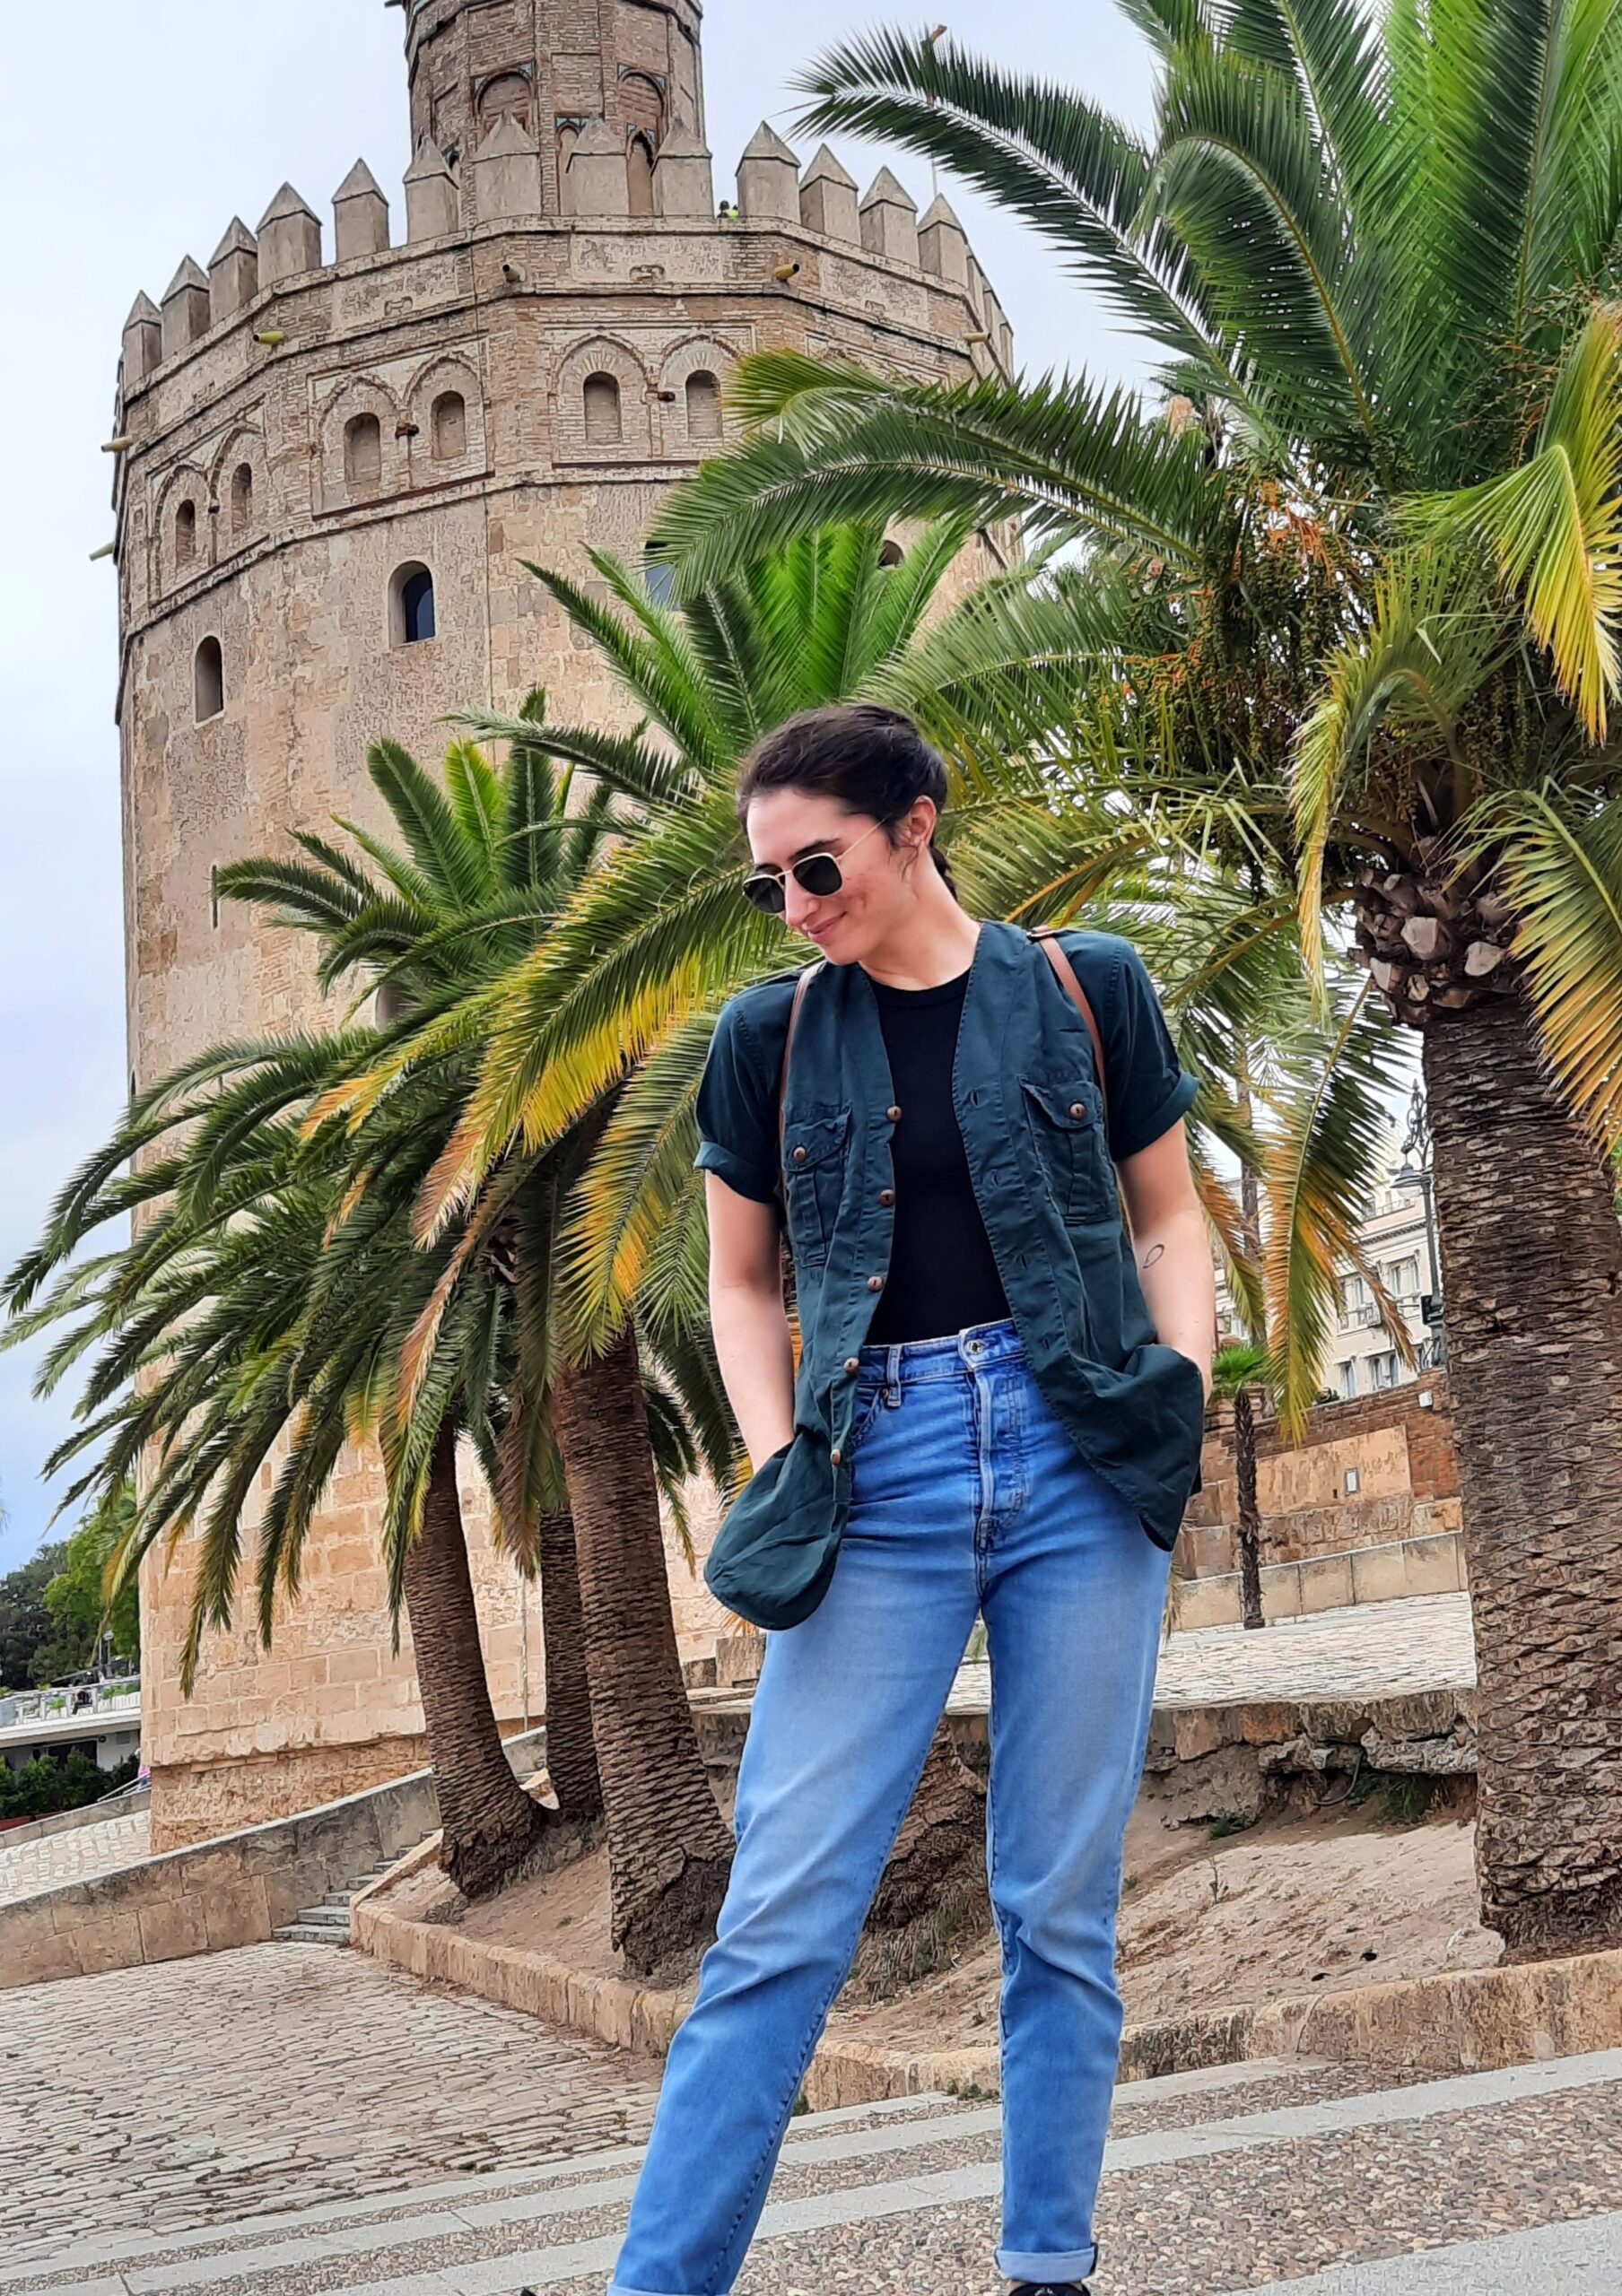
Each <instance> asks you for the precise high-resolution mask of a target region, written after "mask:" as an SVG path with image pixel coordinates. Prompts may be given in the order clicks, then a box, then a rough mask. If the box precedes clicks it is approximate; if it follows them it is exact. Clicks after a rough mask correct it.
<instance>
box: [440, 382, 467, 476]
mask: <svg viewBox="0 0 1622 2296" xmlns="http://www.w3.org/2000/svg"><path fill="white" fill-rule="evenodd" d="M466 453H467V400H466V399H465V398H464V397H463V396H462V394H461V392H460V391H445V392H443V393H442V394H441V395H440V397H438V398H436V399H435V401H434V403H433V458H434V460H435V462H436V463H456V462H460V461H461V459H462V457H463V456H464V455H465V454H466Z"/></svg>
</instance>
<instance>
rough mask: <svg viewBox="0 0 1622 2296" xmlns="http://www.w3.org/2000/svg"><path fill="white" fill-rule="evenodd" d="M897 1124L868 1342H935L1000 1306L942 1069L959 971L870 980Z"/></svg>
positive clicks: (951, 1049) (1003, 1302) (959, 1004)
mask: <svg viewBox="0 0 1622 2296" xmlns="http://www.w3.org/2000/svg"><path fill="white" fill-rule="evenodd" d="M869 979H870V981H871V986H872V989H873V994H874V996H875V998H876V1000H877V1004H878V1019H879V1026H880V1027H881V1029H882V1030H883V1031H884V1039H885V1052H886V1053H887V1054H888V1055H889V1058H890V1076H891V1081H892V1083H894V1087H895V1100H896V1105H897V1106H898V1107H899V1108H900V1109H901V1110H902V1112H903V1113H902V1121H901V1122H900V1124H898V1125H897V1126H896V1127H895V1130H894V1134H893V1135H892V1136H891V1147H892V1150H893V1152H894V1161H895V1238H894V1245H893V1247H892V1249H891V1253H890V1271H889V1274H888V1275H887V1276H886V1278H885V1288H884V1291H883V1292H882V1293H881V1294H880V1297H879V1301H878V1307H877V1309H876V1313H875V1315H874V1318H873V1321H872V1324H871V1326H869V1328H868V1341H869V1343H870V1344H883V1345H886V1346H888V1345H893V1344H894V1343H895V1342H896V1341H898V1340H910V1339H939V1338H942V1337H944V1336H945V1335H947V1334H948V1333H951V1332H958V1331H963V1330H964V1329H965V1328H966V1326H969V1325H970V1324H989V1323H996V1322H998V1320H999V1319H1000V1318H1002V1317H1004V1316H1006V1315H1007V1313H1008V1312H1009V1309H1008V1302H1007V1295H1006V1293H1005V1292H1004V1291H1003V1288H1002V1279H1001V1277H1000V1276H999V1275H998V1273H997V1262H996V1261H995V1260H994V1259H993V1257H991V1243H990V1238H989V1237H988V1235H987V1234H986V1223H985V1222H984V1221H983V1220H982V1219H981V1213H980V1205H978V1203H977V1202H976V1201H975V1196H974V1189H973V1185H972V1182H971V1180H970V1178H969V1160H968V1157H967V1155H966V1154H965V1153H964V1144H963V1134H962V1132H961V1131H960V1130H959V1128H958V1123H957V1112H956V1110H955V1109H954V1107H953V1105H952V1066H953V1063H954V1061H955V1058H956V1057H957V1030H958V1023H959V1022H960V1021H961V1020H962V1018H963V1008H964V996H965V994H966V993H967V990H968V986H969V976H968V974H967V973H966V972H964V973H960V974H959V976H958V978H956V979H955V980H948V981H944V982H943V983H942V984H941V986H940V987H937V988H890V987H886V986H885V983H884V982H883V981H878V980H871V976H869Z"/></svg>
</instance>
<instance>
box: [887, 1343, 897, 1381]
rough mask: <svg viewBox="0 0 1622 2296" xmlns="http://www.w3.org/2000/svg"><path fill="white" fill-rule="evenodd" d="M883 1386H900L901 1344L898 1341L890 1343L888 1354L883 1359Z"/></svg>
mask: <svg viewBox="0 0 1622 2296" xmlns="http://www.w3.org/2000/svg"><path fill="white" fill-rule="evenodd" d="M900 1385H901V1343H900V1341H899V1340H892V1341H891V1343H890V1352H889V1353H888V1355H887V1356H886V1357H885V1387H900Z"/></svg>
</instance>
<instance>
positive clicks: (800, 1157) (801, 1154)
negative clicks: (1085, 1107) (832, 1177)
mask: <svg viewBox="0 0 1622 2296" xmlns="http://www.w3.org/2000/svg"><path fill="white" fill-rule="evenodd" d="M1070 1114H1071V1115H1072V1116H1074V1115H1075V1114H1076V1110H1075V1109H1071V1110H1070ZM794 1161H795V1162H796V1163H797V1164H803V1163H804V1162H805V1161H806V1152H805V1150H804V1149H803V1148H797V1149H796V1150H795V1152H794Z"/></svg>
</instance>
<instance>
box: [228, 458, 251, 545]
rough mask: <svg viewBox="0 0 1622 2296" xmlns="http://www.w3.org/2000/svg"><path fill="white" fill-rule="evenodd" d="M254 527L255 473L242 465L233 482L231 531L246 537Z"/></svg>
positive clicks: (247, 466) (237, 470) (238, 467)
mask: <svg viewBox="0 0 1622 2296" xmlns="http://www.w3.org/2000/svg"><path fill="white" fill-rule="evenodd" d="M252 526H253V471H252V469H251V468H250V467H249V465H248V464H247V463H240V464H239V465H237V469H236V472H235V474H233V476H232V478H231V533H232V534H233V535H245V534H247V533H248V532H249V530H250V528H251V527H252Z"/></svg>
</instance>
